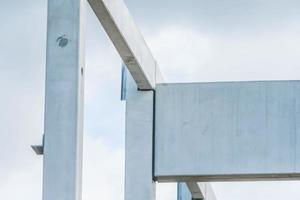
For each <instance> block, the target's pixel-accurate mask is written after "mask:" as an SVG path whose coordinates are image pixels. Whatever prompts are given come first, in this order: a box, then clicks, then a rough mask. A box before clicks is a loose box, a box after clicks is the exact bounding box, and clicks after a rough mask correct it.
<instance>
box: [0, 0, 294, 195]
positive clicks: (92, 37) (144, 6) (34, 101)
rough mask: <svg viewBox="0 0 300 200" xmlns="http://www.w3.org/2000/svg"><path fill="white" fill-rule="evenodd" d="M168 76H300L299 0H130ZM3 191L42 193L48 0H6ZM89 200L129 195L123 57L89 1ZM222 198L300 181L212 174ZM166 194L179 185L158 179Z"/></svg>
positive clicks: (0, 35)
mask: <svg viewBox="0 0 300 200" xmlns="http://www.w3.org/2000/svg"><path fill="white" fill-rule="evenodd" d="M125 2H126V4H127V6H128V8H129V10H130V12H131V14H132V16H133V18H134V19H135V21H136V24H137V25H138V27H139V28H140V30H141V32H142V33H143V35H144V37H145V40H146V42H147V44H148V45H149V47H150V49H151V51H152V52H153V55H154V57H155V58H156V60H157V61H158V64H159V66H160V68H161V71H162V73H163V75H164V78H165V81H166V82H205V81H232V80H235V81H237V80H239V81H243V80H299V79H300V57H299V55H300V26H299V25H300V1H297V0H252V1H246V0H226V1H225V0H218V1H217V0H210V1H205V0H185V1H179V0H172V1H171V0H163V1H162V0H152V1H146V0H125ZM0 3H1V4H0V5H1V6H0V24H1V28H0V69H1V73H0V90H1V93H0V146H1V151H0V194H1V198H3V199H10V200H19V199H26V200H27V199H28V200H29V199H30V200H38V199H41V194H42V157H40V156H36V155H35V154H34V153H33V151H32V150H31V148H30V145H31V144H40V143H41V140H42V134H43V120H44V116H43V115H44V113H43V112H44V93H45V90H44V88H45V59H46V58H45V56H46V48H45V47H46V46H45V44H46V20H47V19H46V16H47V1H41V0H27V1H17V0H10V1H5V0H0ZM86 9H87V12H86V82H85V105H84V106H85V113H84V115H85V119H84V162H83V200H94V199H95V200H96V199H105V200H121V199H123V191H124V189H123V188H124V130H125V129H124V127H125V123H124V117H125V104H124V102H121V101H120V74H121V67H120V66H121V60H120V58H119V56H118V54H117V52H116V50H115V49H114V47H113V46H112V43H111V42H110V41H109V39H108V37H107V35H106V34H105V32H104V31H103V29H102V27H101V25H100V24H99V22H98V21H97V19H96V17H95V16H94V14H93V12H92V11H91V9H90V7H89V6H88V5H87V6H86ZM213 187H214V189H215V192H216V194H217V197H218V199H219V200H240V199H243V200H248V199H249V200H250V199H251V200H252V199H256V200H263V199H273V200H279V199H280V200H281V199H283V198H284V199H289V200H298V199H299V198H300V190H299V189H298V188H299V187H300V182H296V181H293V182H291V181H290V182H234V183H213ZM157 199H158V200H174V199H176V184H158V187H157Z"/></svg>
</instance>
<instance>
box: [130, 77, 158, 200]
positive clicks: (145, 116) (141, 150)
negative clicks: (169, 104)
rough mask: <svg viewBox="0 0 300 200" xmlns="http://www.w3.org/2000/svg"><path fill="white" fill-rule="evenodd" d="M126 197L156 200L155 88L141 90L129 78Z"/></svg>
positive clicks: (137, 199)
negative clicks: (154, 173)
mask: <svg viewBox="0 0 300 200" xmlns="http://www.w3.org/2000/svg"><path fill="white" fill-rule="evenodd" d="M127 80H128V83H127V96H126V98H127V100H126V138H125V200H141V199H142V200H155V183H154V181H153V106H154V92H153V91H138V90H137V85H136V83H135V82H134V80H133V78H132V77H131V76H129V77H128V78H127Z"/></svg>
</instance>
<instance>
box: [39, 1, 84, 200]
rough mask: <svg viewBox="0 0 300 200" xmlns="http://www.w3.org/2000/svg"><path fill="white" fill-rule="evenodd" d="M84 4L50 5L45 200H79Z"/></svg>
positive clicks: (53, 2) (64, 3)
mask: <svg viewBox="0 0 300 200" xmlns="http://www.w3.org/2000/svg"><path fill="white" fill-rule="evenodd" d="M84 7H85V1H84V0H68V1H62V0H48V30H47V62H46V96H45V127H44V131H45V142H44V175H43V200H80V199H81V170H82V132H83V131H82V129H83V128H82V124H83V123H82V122H83V119H82V115H83V80H84V54H83V46H84V45H83V22H82V20H83V10H84Z"/></svg>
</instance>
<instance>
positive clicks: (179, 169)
mask: <svg viewBox="0 0 300 200" xmlns="http://www.w3.org/2000/svg"><path fill="white" fill-rule="evenodd" d="M299 91H300V81H258V82H227V83H190V84H160V85H158V86H157V88H156V108H155V113H156V116H155V119H156V121H155V177H156V179H157V180H158V181H177V182H189V181H201V182H207V181H232V180H239V181H241V180H279V179H284V180H292V179H296V180H298V179H299V178H300V156H299V155H300V148H297V147H298V146H299V145H300V123H299V122H300V93H299Z"/></svg>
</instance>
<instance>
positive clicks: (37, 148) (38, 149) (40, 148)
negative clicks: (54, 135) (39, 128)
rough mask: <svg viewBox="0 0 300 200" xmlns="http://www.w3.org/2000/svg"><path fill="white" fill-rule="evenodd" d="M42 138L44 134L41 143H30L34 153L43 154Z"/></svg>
mask: <svg viewBox="0 0 300 200" xmlns="http://www.w3.org/2000/svg"><path fill="white" fill-rule="evenodd" d="M44 140H45V136H44V135H43V143H42V145H31V148H32V150H33V151H34V152H35V153H36V155H43V154H44Z"/></svg>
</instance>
